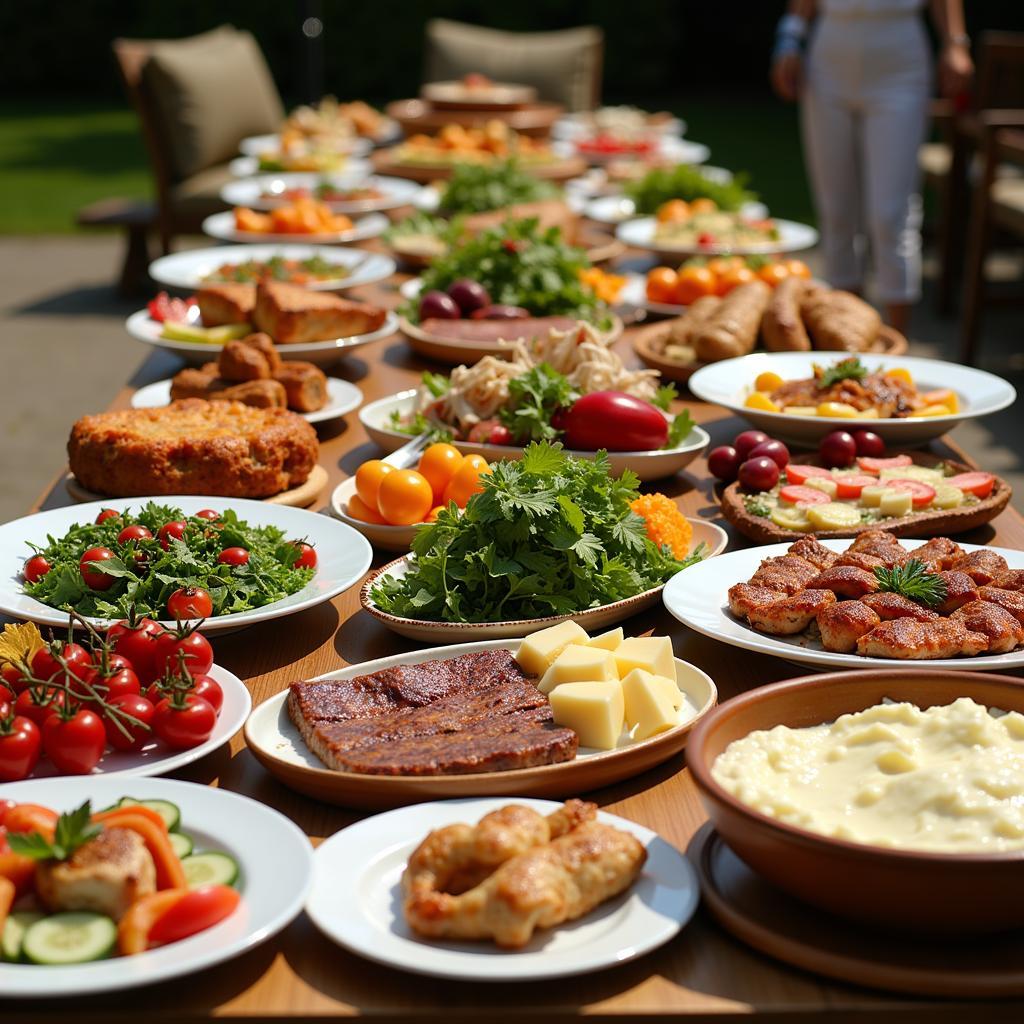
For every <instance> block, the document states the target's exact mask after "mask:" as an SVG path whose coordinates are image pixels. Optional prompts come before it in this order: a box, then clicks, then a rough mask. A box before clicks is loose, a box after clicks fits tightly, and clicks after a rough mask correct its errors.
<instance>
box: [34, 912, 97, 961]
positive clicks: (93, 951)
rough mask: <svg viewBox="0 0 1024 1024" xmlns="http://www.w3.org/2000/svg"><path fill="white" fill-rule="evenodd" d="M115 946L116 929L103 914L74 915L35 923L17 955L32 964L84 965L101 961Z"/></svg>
mask: <svg viewBox="0 0 1024 1024" xmlns="http://www.w3.org/2000/svg"><path fill="white" fill-rule="evenodd" d="M116 944H117V925H116V924H114V922H113V921H111V920H110V918H109V917H105V916H104V915H103V914H91V913H88V912H87V911H75V912H72V913H67V914H54V915H53V916H52V917H44V918H43V919H42V920H41V921H37V922H36V923H35V924H34V925H32V926H31V927H30V928H29V929H28V930H27V931H26V932H25V938H24V940H23V942H22V944H21V951H22V953H23V955H24V956H25V958H26V959H27V960H30V961H31V962H32V963H34V964H84V963H88V962H89V961H91V960H102V959H104V958H105V957H108V956H109V955H110V954H111V952H113V949H114V946H115V945H116Z"/></svg>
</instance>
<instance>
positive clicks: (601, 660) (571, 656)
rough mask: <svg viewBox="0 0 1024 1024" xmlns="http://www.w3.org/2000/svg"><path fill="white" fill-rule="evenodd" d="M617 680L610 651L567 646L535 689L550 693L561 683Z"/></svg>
mask: <svg viewBox="0 0 1024 1024" xmlns="http://www.w3.org/2000/svg"><path fill="white" fill-rule="evenodd" d="M618 678H619V673H618V671H617V670H616V667H615V657H614V656H613V654H612V652H611V651H604V650H601V648H600V647H586V646H584V645H583V644H569V646H568V647H566V648H565V650H564V651H562V653H561V654H560V655H559V656H558V657H557V658H555V660H554V661H553V662H551V667H550V668H549V669H548V670H547V672H545V673H544V675H542V676H541V678H540V682H539V683H538V684H537V689H538V690H540V692H541V693H551V691H552V690H554V688H555V687H556V686H561V685H562V684H563V683H580V682H586V681H588V680H598V679H603V680H618Z"/></svg>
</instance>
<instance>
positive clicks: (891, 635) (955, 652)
mask: <svg viewBox="0 0 1024 1024" xmlns="http://www.w3.org/2000/svg"><path fill="white" fill-rule="evenodd" d="M985 650H988V637H986V636H985V635H984V634H983V633H974V632H972V631H970V630H968V629H967V627H966V626H965V625H964V623H963V621H962V620H960V619H952V618H950V619H942V618H940V619H936V620H935V621H934V622H918V621H917V620H916V619H909V618H904V619H892V620H890V621H889V622H883V623H882V624H881V625H879V626H876V627H875V628H874V629H873V630H871V632H870V633H865V634H864V636H862V637H861V638H860V639H859V640H858V641H857V653H858V654H863V655H865V656H866V657H870V658H899V659H902V660H912V661H925V660H931V659H934V658H957V657H959V656H960V655H966V656H968V657H970V656H971V655H974V654H980V653H981V652H982V651H985Z"/></svg>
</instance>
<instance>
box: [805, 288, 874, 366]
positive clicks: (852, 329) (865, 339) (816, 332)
mask: <svg viewBox="0 0 1024 1024" xmlns="http://www.w3.org/2000/svg"><path fill="white" fill-rule="evenodd" d="M800 313H801V316H802V317H803V322H804V326H805V327H806V328H807V332H808V333H809V334H810V336H811V338H812V339H813V340H814V347H815V348H818V349H826V350H832V351H842V352H866V351H867V350H868V349H869V348H870V347H871V345H872V344H873V343H874V341H875V339H876V338H877V337H878V332H879V331H880V330H881V329H882V318H881V317H880V316H879V315H878V312H877V310H876V309H875V308H874V307H873V306H869V305H868V303H866V302H865V301H864V300H863V299H861V298H858V297H857V296H856V295H854V294H853V293H852V292H844V291H839V290H838V289H835V290H831V291H826V290H814V291H811V292H809V293H808V294H807V295H806V296H805V297H804V300H803V301H802V302H801V304H800Z"/></svg>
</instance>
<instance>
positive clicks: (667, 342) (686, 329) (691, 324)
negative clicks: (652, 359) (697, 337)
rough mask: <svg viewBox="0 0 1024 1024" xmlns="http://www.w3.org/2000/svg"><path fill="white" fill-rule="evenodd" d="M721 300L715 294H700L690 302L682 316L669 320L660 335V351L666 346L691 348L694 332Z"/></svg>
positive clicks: (703, 323)
mask: <svg viewBox="0 0 1024 1024" xmlns="http://www.w3.org/2000/svg"><path fill="white" fill-rule="evenodd" d="M721 302H722V300H721V299H720V298H719V297H718V296H717V295H702V296H701V297H700V298H699V299H697V300H695V301H694V302H692V303H690V305H689V306H688V307H687V309H686V312H685V313H684V314H683V315H682V316H680V317H677V318H676V319H675V320H671V321H669V325H668V330H667V331H666V332H665V334H664V335H662V337H661V350H662V352H664V351H665V350H666V349H668V348H693V336H694V334H696V332H697V331H698V330H700V329H701V328H702V327H703V326H704V325H705V324H706V323H707V322H708V318H709V317H710V316H711V314H712V312H713V311H714V310H715V309H717V308H718V306H719V305H720V304H721Z"/></svg>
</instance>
